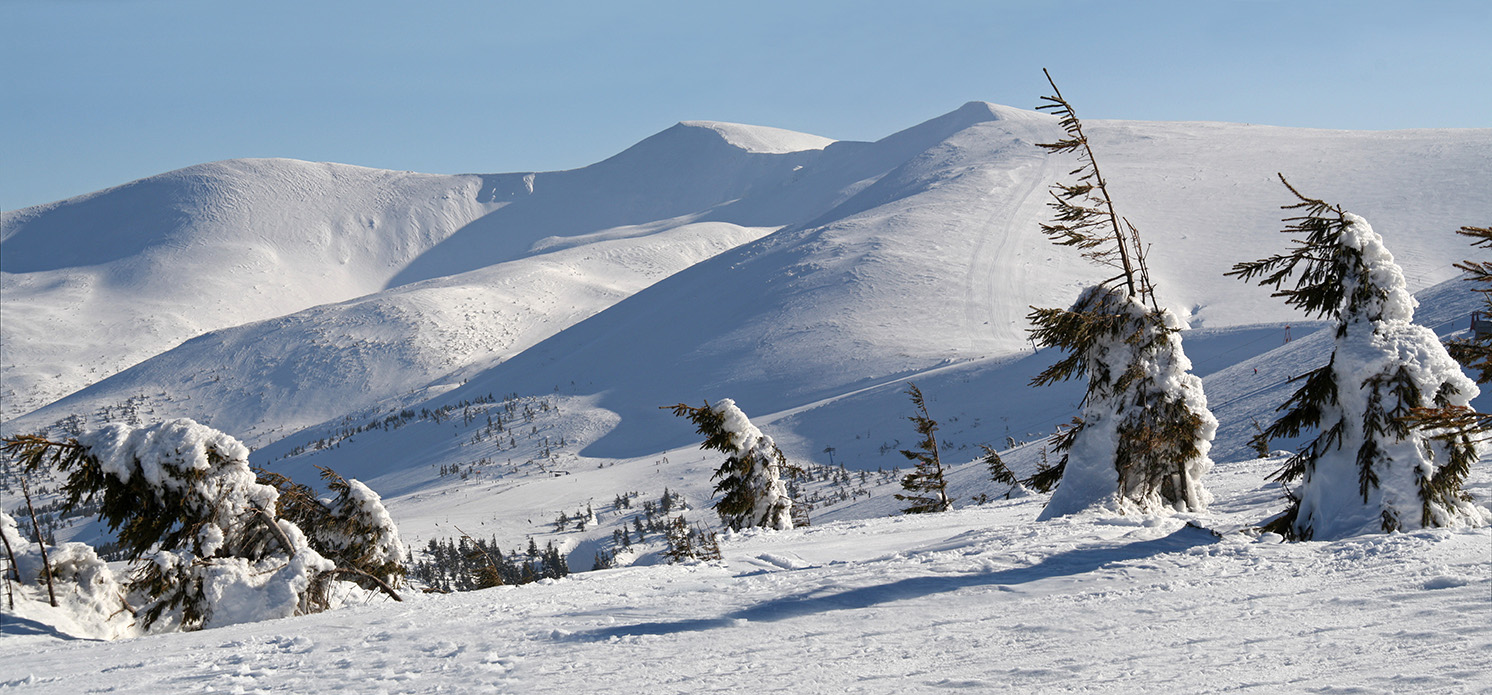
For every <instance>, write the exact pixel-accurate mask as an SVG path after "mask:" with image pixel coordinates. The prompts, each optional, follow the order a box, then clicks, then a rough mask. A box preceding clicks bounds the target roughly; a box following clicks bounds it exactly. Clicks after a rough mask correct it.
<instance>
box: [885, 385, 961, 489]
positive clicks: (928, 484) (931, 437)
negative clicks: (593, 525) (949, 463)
mask: <svg viewBox="0 0 1492 695" xmlns="http://www.w3.org/2000/svg"><path fill="white" fill-rule="evenodd" d="M907 395H908V396H911V398H912V404H913V405H915V406H916V407H917V414H916V415H912V416H910V417H908V418H907V419H908V420H911V421H912V424H914V425H916V426H917V434H920V435H922V439H921V440H920V441H918V442H917V447H918V448H917V449H915V450H908V449H902V451H901V455H902V456H905V457H907V458H908V459H910V460H912V461H916V462H917V466H916V467H915V468H913V469H912V471H911V472H910V473H907V474H906V475H905V476H903V477H902V479H901V489H903V490H906V491H907V493H908V494H905V495H903V494H900V493H898V494H897V495H896V499H899V500H901V501H903V502H907V503H909V504H908V505H907V506H906V507H905V508H903V509H902V510H901V513H902V514H927V513H931V512H946V511H950V510H952V509H953V500H950V499H948V481H947V480H946V479H945V478H944V477H943V461H942V459H941V457H939V455H938V437H937V431H938V423H937V421H936V420H933V419H932V417H931V416H930V415H928V413H927V402H926V401H924V400H923V398H922V391H921V390H920V389H918V388H917V385H916V384H913V383H908V384H907Z"/></svg>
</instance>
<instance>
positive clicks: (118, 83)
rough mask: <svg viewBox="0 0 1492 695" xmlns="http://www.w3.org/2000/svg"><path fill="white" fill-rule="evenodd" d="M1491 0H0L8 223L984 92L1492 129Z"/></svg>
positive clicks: (567, 160) (549, 166)
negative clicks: (191, 170)
mask: <svg viewBox="0 0 1492 695" xmlns="http://www.w3.org/2000/svg"><path fill="white" fill-rule="evenodd" d="M1489 34H1492V2H1488V1H1487V0H1456V1H1452V0H1400V1H1398V2H1380V1H1376V0H1340V1H1327V0H1322V1H1311V0H1188V1H1186V2H1149V1H1145V0H1097V1H1087V0H1072V1H1067V2H1056V1H1047V2H1037V1H1035V0H1030V1H1026V2H1010V1H1004V0H985V1H979V0H961V1H944V0H918V1H917V2H911V1H909V0H894V1H889V2H883V1H880V0H854V1H849V0H845V1H838V0H835V1H822V2H815V1H813V0H797V1H794V2H779V1H777V0H753V1H752V2H731V3H726V2H713V1H710V0H691V1H678V2H652V1H647V0H631V1H628V0H623V1H616V0H608V1H595V2H580V1H566V0H548V1H546V2H524V3H517V2H510V1H506V0H431V1H430V2H408V1H407V0H399V1H393V0H362V1H360V2H318V1H316V0H294V1H281V0H255V1H253V2H228V1H216V0H0V208H4V209H14V208H17V207H24V206H28V205H35V204H39V203H45V202H50V201H52V200H57V199H60V198H65V197H68V196H72V195H78V194H81V193H87V192H91V191H94V190H98V189H101V188H105V187H109V186H113V185H118V184H121V183H125V182H127V181H130V180H133V179H136V178H140V177H144V176H149V175H152V174H157V173H161V172H165V171H169V170H171V169H176V168H180V167H183V166H188V165H191V164H196V163H200V162H207V161H214V160H219V159H228V158H233V157H294V158H297V159H307V160H315V161H335V162H344V163H349V164H359V165H363V166H371V167H381V168H387V169H408V170H414V171H424V172H431V173H474V172H480V173H494V172H507V171H531V170H539V171H544V170H554V169H566V168H573V167H578V166H584V165H586V164H589V163H592V162H595V161H599V160H601V159H604V158H606V157H608V156H610V155H612V154H615V153H616V152H619V151H621V150H623V149H625V148H626V147H628V146H630V145H631V144H633V143H635V142H637V141H638V140H641V139H642V138H644V137H647V136H648V135H651V134H653V133H655V132H658V131H660V130H663V129H665V128H667V127H669V126H670V125H672V124H674V123H675V122H677V121H682V120H718V121H734V122H739V123H751V124H757V125H769V126H776V127H780V128H788V129H791V130H800V131H806V132H810V133H815V134H818V135H823V136H827V137H832V138H837V139H845V140H874V139H877V138H880V137H883V136H885V135H887V134H890V133H891V132H894V131H896V130H899V129H901V128H905V127H909V126H912V125H915V124H917V123H919V122H921V121H923V120H926V119H928V118H931V117H934V116H937V115H939V114H942V113H946V112H948V111H951V110H953V109H955V108H957V107H958V106H959V105H960V104H962V103H964V102H966V101H971V100H984V101H992V102H996V103H1001V104H1007V105H1011V106H1020V107H1024V108H1031V107H1033V106H1035V105H1036V104H1037V98H1038V97H1039V96H1040V95H1042V94H1045V93H1047V91H1048V88H1047V86H1046V83H1045V81H1044V79H1043V78H1042V76H1041V68H1042V67H1047V68H1050V69H1051V70H1052V73H1053V75H1055V76H1056V78H1057V80H1058V84H1059V85H1060V86H1061V87H1062V91H1063V93H1064V94H1065V95H1066V96H1067V97H1068V98H1069V99H1070V100H1072V101H1073V102H1074V103H1075V104H1076V105H1077V107H1078V113H1079V115H1081V116H1083V117H1085V118H1130V119H1145V120H1216V121H1232V122H1244V123H1263V124H1271V125H1286V126H1307V127H1317V128H1348V129H1390V128H1420V127H1429V128H1439V127H1481V128H1485V127H1492V47H1489V46H1492V42H1489V40H1488V36H1489Z"/></svg>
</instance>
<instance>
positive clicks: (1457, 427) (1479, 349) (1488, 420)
mask: <svg viewBox="0 0 1492 695" xmlns="http://www.w3.org/2000/svg"><path fill="white" fill-rule="evenodd" d="M1456 233H1457V234H1460V235H1462V236H1467V237H1471V239H1472V242H1471V245H1472V246H1476V247H1480V248H1492V227H1462V228H1460V229H1459V230H1457V231H1456ZM1456 267H1457V268H1459V269H1461V270H1462V271H1464V272H1465V273H1466V278H1465V279H1466V280H1467V281H1469V282H1472V283H1474V284H1476V285H1477V286H1478V287H1477V289H1476V290H1474V291H1475V292H1479V293H1481V295H1482V310H1483V312H1484V313H1485V314H1486V315H1487V316H1492V262H1488V261H1462V262H1460V263H1457V264H1456ZM1445 349H1446V351H1447V352H1449V353H1450V355H1451V357H1453V358H1455V360H1456V361H1457V362H1460V363H1461V364H1463V365H1465V366H1466V367H1468V368H1470V369H1472V370H1474V371H1475V372H1476V377H1475V379H1476V383H1478V384H1486V383H1488V382H1492V333H1489V332H1484V331H1480V330H1476V329H1475V327H1473V330H1472V331H1471V335H1469V336H1466V337H1462V338H1456V339H1452V340H1448V341H1446V343H1445ZM1408 422H1409V423H1410V425H1412V426H1414V427H1418V428H1420V429H1428V430H1435V431H1438V432H1439V433H1441V434H1439V435H1438V436H1442V437H1444V436H1445V435H1444V433H1446V432H1468V433H1471V434H1474V435H1476V436H1477V437H1479V438H1483V439H1485V438H1486V433H1487V432H1492V414H1489V413H1479V412H1476V411H1475V410H1473V409H1471V408H1470V407H1468V406H1454V405H1447V406H1435V407H1431V408H1416V409H1415V410H1414V412H1413V414H1412V415H1410V417H1409V418H1408Z"/></svg>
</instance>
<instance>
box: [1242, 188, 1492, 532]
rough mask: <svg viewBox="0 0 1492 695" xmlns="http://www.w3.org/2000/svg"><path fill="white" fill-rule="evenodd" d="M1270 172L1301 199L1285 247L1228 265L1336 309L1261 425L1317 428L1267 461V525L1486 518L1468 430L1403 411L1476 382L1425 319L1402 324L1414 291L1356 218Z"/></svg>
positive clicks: (1367, 527)
mask: <svg viewBox="0 0 1492 695" xmlns="http://www.w3.org/2000/svg"><path fill="white" fill-rule="evenodd" d="M1280 181H1281V182H1284V184H1285V186H1286V187H1287V188H1289V189H1290V192H1291V193H1292V194H1294V195H1295V197H1296V198H1297V200H1298V202H1296V203H1293V204H1291V205H1287V206H1285V209H1288V210H1298V211H1301V213H1302V214H1300V215H1299V216H1296V217H1290V218H1287V219H1286V220H1285V221H1286V222H1287V224H1288V226H1287V227H1286V229H1285V230H1284V232H1285V233H1286V234H1292V235H1297V236H1296V238H1295V239H1294V240H1293V243H1294V248H1292V249H1290V250H1289V251H1288V252H1286V253H1282V254H1277V255H1274V256H1270V257H1268V258H1264V259H1261V260H1258V261H1252V262H1247V263H1239V264H1237V265H1235V266H1234V267H1233V270H1231V271H1229V273H1228V274H1229V275H1234V276H1237V277H1239V278H1241V279H1243V280H1253V279H1254V278H1258V282H1259V284H1260V285H1264V286H1269V287H1272V288H1274V289H1275V296H1279V297H1284V298H1285V302H1286V303H1287V304H1290V305H1291V306H1294V307H1296V308H1299V309H1301V310H1302V311H1304V312H1306V313H1307V314H1310V315H1314V316H1321V317H1324V318H1329V319H1332V320H1334V321H1335V322H1336V339H1335V343H1334V344H1333V347H1332V353H1331V357H1330V359H1328V360H1327V363H1326V364H1325V365H1323V366H1321V367H1320V368H1318V369H1315V370H1313V371H1311V372H1308V373H1306V374H1302V375H1300V376H1298V377H1295V381H1296V382H1299V383H1300V387H1299V388H1298V389H1297V390H1296V391H1295V393H1294V394H1292V395H1291V396H1290V398H1289V400H1287V401H1286V402H1285V404H1284V405H1282V406H1281V407H1280V410H1281V411H1282V413H1283V414H1282V415H1281V416H1280V418H1279V419H1278V420H1276V421H1275V422H1274V423H1273V424H1271V425H1270V426H1269V427H1268V428H1267V429H1266V430H1265V433H1266V434H1267V436H1269V437H1270V438H1283V437H1295V436H1298V435H1300V434H1301V433H1302V432H1307V431H1310V430H1315V431H1316V432H1317V435H1316V437H1315V438H1314V439H1312V440H1311V441H1310V442H1309V443H1307V444H1306V445H1304V446H1303V447H1302V448H1301V449H1300V450H1299V451H1297V452H1296V453H1295V455H1294V456H1291V457H1290V458H1289V459H1288V460H1287V461H1286V462H1285V465H1284V467H1283V468H1281V469H1280V470H1279V471H1278V472H1277V473H1275V476H1274V478H1275V479H1276V480H1279V481H1280V482H1281V483H1283V484H1284V485H1285V489H1286V498H1287V500H1288V501H1289V507H1288V508H1287V509H1286V511H1285V513H1284V514H1282V515H1281V516H1279V517H1278V518H1276V519H1274V520H1273V521H1271V522H1270V523H1269V524H1267V525H1266V528H1267V529H1269V530H1271V531H1275V532H1278V533H1281V534H1282V535H1284V536H1286V537H1288V538H1292V539H1297V540H1310V539H1330V538H1342V537H1345V536H1352V535H1357V534H1362V533H1372V532H1377V531H1396V530H1409V529H1416V528H1425V527H1440V526H1460V525H1484V524H1486V523H1488V522H1489V521H1492V513H1489V512H1488V511H1487V510H1486V509H1484V508H1482V507H1479V506H1477V505H1476V504H1474V503H1472V501H1471V499H1470V498H1469V496H1467V495H1466V493H1465V492H1463V491H1462V489H1461V485H1462V482H1463V481H1464V480H1465V478H1466V475H1467V473H1468V471H1469V470H1470V466H1471V464H1472V463H1473V462H1475V461H1476V459H1477V456H1478V443H1477V442H1476V441H1475V440H1474V438H1473V437H1472V432H1471V430H1470V429H1469V428H1467V429H1462V430H1459V431H1457V430H1454V429H1451V430H1439V431H1437V430H1433V429H1432V430H1422V429H1416V428H1412V427H1411V426H1410V425H1409V424H1408V422H1407V421H1406V416H1408V415H1409V414H1410V412H1411V411H1412V410H1413V409H1415V408H1430V407H1438V408H1446V407H1466V406H1467V405H1468V404H1469V403H1470V401H1471V399H1472V398H1474V397H1476V395H1477V393H1478V390H1477V386H1476V384H1475V383H1473V382H1472V380H1471V379H1468V378H1467V377H1466V376H1465V375H1464V374H1462V373H1461V368H1460V365H1458V364H1457V363H1456V361H1455V360H1453V359H1451V356H1450V355H1449V354H1448V353H1447V352H1446V349H1445V347H1444V346H1443V345H1441V344H1440V341H1439V340H1437V339H1436V337H1435V333H1434V332H1433V331H1431V330H1430V329H1428V328H1425V327H1422V326H1416V325H1414V323H1413V320H1414V309H1415V307H1416V306H1417V305H1418V302H1416V301H1415V299H1414V297H1413V296H1412V295H1411V294H1409V290H1408V289H1407V287H1406V286H1405V283H1404V274H1403V272H1402V271H1401V270H1400V269H1399V266H1398V264H1397V263H1395V262H1394V257H1393V255H1392V254H1390V253H1389V251H1388V249H1387V248H1385V247H1384V245H1383V238H1382V237H1381V236H1379V235H1378V234H1377V233H1376V232H1374V231H1373V229H1372V227H1370V226H1369V225H1368V223H1367V221H1366V220H1364V219H1363V218H1361V217H1358V216H1357V215H1354V214H1351V213H1349V212H1346V211H1344V210H1343V209H1342V208H1341V207H1338V206H1334V205H1329V204H1327V203H1325V202H1322V201H1320V200H1316V199H1314V198H1308V197H1306V196H1304V195H1302V194H1301V193H1300V192H1299V191H1297V190H1296V189H1295V188H1294V187H1292V186H1290V184H1289V182H1288V181H1285V179H1284V177H1283V176H1281V177H1280ZM1292 281H1293V287H1290V286H1288V285H1291V284H1292ZM1292 485H1293V487H1292Z"/></svg>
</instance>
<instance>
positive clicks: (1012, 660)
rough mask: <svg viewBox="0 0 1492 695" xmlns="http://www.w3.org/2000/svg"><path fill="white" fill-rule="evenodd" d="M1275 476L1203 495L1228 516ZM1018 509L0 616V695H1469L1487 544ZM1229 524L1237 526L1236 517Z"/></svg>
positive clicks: (1229, 479)
mask: <svg viewBox="0 0 1492 695" xmlns="http://www.w3.org/2000/svg"><path fill="white" fill-rule="evenodd" d="M1278 463H1279V462H1278V461H1259V462H1249V463H1239V464H1235V465H1232V466H1230V467H1229V468H1228V469H1227V470H1225V471H1223V472H1222V473H1221V474H1220V475H1218V476H1216V478H1217V480H1215V481H1214V482H1213V486H1214V490H1215V491H1216V492H1218V495H1219V502H1218V504H1217V505H1215V509H1214V514H1215V516H1213V517H1212V518H1211V521H1212V522H1214V523H1217V522H1222V521H1225V520H1229V519H1232V518H1235V516H1236V517H1238V518H1240V519H1247V518H1250V514H1251V512H1252V505H1254V504H1257V503H1258V502H1259V501H1260V500H1264V499H1270V498H1273V497H1274V496H1275V494H1276V493H1277V492H1278V491H1277V490H1271V489H1268V488H1269V487H1270V486H1261V485H1260V483H1261V481H1262V477H1263V475H1264V474H1265V473H1267V472H1268V471H1269V470H1272V467H1273V466H1274V465H1277V464H1278ZM1043 501H1044V498H1040V497H1038V498H1026V499H1020V500H1013V501H1008V502H1006V501H1001V502H996V503H991V504H989V505H985V506H979V507H972V508H968V509H963V510H959V511H955V512H951V513H947V514H931V515H922V516H916V517H892V518H879V519H868V520H862V521H853V522H835V523H831V524H828V525H824V526H815V527H810V528H806V529H798V530H794V531H787V532H751V533H746V534H738V535H735V536H733V537H728V538H727V539H726V540H725V541H724V542H723V544H722V549H723V551H724V554H725V559H724V560H723V561H720V562H712V563H709V564H692V565H659V566H650V567H627V568H621V569H614V570H604V571H599V572H594V573H585V574H580V575H572V576H571V577H569V578H567V579H564V580H560V581H557V582H555V581H545V582H541V583H538V584H530V585H524V586H518V587H499V588H495V589H488V590H482V591H476V592H470V593H464V594H451V595H418V594H415V595H410V596H409V597H408V601H407V602H406V603H403V604H394V603H388V602H376V603H373V604H370V605H367V606H363V607H354V608H348V609H343V610H339V611H334V612H330V613H323V614H319V615H313V616H307V617H299V618H291V619H287V620H276V621H267V622H262V623H255V624H249V625H240V626H234V627H232V628H225V629H210V630H205V631H201V632H195V633H185V634H170V635H158V636H152V637H146V638H140V639H134V640H125V641H118V642H90V641H77V640H69V639H65V638H64V639H59V638H58V637H59V636H58V635H57V633H55V632H54V631H53V629H52V628H50V627H48V626H47V625H45V624H44V623H43V622H41V619H42V616H39V615H38V616H21V617H19V618H10V621H11V622H9V624H8V625H7V627H6V628H5V630H6V634H5V636H4V637H3V641H4V649H3V651H0V673H4V674H5V675H4V676H3V678H0V688H3V689H4V691H5V692H17V693H31V692H37V693H41V692H56V693H80V692H95V691H102V690H108V691H110V692H130V693H159V692H180V691H184V690H207V689H211V690H215V691H242V692H256V691H287V692H297V693H332V692H348V693H365V692H389V693H406V692H441V691H458V692H469V691H491V692H523V693H564V692H576V691H580V690H586V691H596V690H599V691H605V692H638V691H646V692H662V693H698V692H711V691H722V692H742V691H747V690H758V689H767V690H772V691H778V690H792V691H795V692H813V693H830V692H836V693H837V692H865V693H892V692H897V693H899V692H940V691H943V690H946V689H949V688H961V689H970V690H974V691H980V692H994V691H1010V692H1056V693H1061V692H1094V691H1100V692H1153V691H1155V690H1157V689H1164V690H1173V691H1177V692H1257V693H1278V692H1312V691H1350V692H1363V693H1402V692H1425V693H1431V692H1433V693H1473V692H1482V689H1483V688H1484V687H1485V685H1486V680H1485V678H1486V676H1487V674H1488V673H1489V672H1492V633H1489V630H1488V628H1487V625H1488V623H1489V619H1492V606H1489V603H1488V601H1487V592H1488V591H1489V589H1492V585H1489V579H1492V577H1489V573H1488V565H1487V552H1488V548H1489V544H1492V533H1489V532H1488V531H1487V530H1485V529H1483V530H1478V531H1423V532H1416V533H1412V534H1392V535H1370V536H1361V537H1355V538H1350V539H1345V540H1341V541H1336V542H1331V543H1319V542H1307V543H1296V544H1284V543H1280V542H1279V540H1278V538H1276V537H1264V538H1254V537H1250V536H1247V535H1243V534H1227V535H1224V536H1223V537H1221V538H1218V537H1215V536H1214V535H1212V534H1211V533H1209V532H1208V531H1205V530H1202V529H1199V528H1194V527H1191V526H1187V525H1186V524H1185V522H1184V521H1182V520H1181V519H1179V518H1172V519H1167V520H1157V519H1152V520H1150V521H1141V520H1134V519H1124V518H1102V517H1084V516H1078V517H1067V518H1064V519H1059V520H1054V521H1049V522H1043V523H1035V522H1034V517H1035V515H1036V513H1037V512H1038V510H1039V509H1040V507H1041V504H1042V503H1043ZM1239 512H1248V513H1243V514H1238V513H1239Z"/></svg>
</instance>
